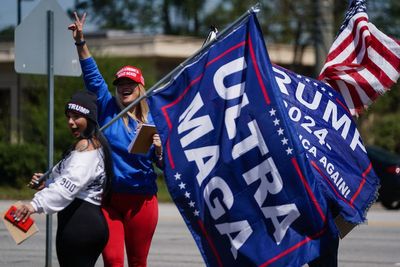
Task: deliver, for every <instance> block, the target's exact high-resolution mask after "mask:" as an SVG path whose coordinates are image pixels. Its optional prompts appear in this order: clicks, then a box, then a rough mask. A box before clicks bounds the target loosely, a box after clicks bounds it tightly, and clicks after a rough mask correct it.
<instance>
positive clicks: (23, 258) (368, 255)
mask: <svg viewBox="0 0 400 267" xmlns="http://www.w3.org/2000/svg"><path fill="white" fill-rule="evenodd" d="M11 203H12V202H10V201H0V211H3V210H5V209H6V208H7V207H8V206H9V205H11ZM35 218H36V221H37V223H38V227H39V229H40V232H39V233H38V234H36V235H35V236H33V237H32V238H30V239H28V240H27V241H25V242H24V243H22V244H21V245H19V246H17V245H15V243H14V241H13V240H12V239H11V237H10V236H9V235H8V232H7V231H6V229H5V227H4V225H3V223H1V224H0V266H1V267H2V266H7V267H41V266H44V264H45V260H44V257H45V216H41V215H39V216H35ZM55 219H56V216H53V221H54V222H53V223H54V227H53V230H55ZM54 236H55V234H53V238H54ZM53 246H54V242H53ZM148 265H149V267H200V266H204V263H203V260H202V258H201V256H200V253H199V252H198V249H197V247H196V245H195V242H194V241H193V239H192V237H191V235H190V233H189V231H188V230H187V228H186V226H185V225H184V223H183V220H182V218H181V217H180V215H179V213H178V211H177V209H176V207H175V206H174V205H173V204H160V219H159V224H158V227H157V230H156V233H155V237H154V240H153V243H152V247H151V250H150V255H149V262H148ZM53 266H58V264H57V259H56V255H55V251H54V249H53ZM97 266H98V267H101V266H103V264H102V260H101V259H99V261H98V264H97V265H96V267H97ZM339 266H340V267H361V266H363V267H378V266H379V267H389V266H400V211H397V212H396V211H387V210H384V209H382V208H381V207H380V205H379V204H378V205H375V206H374V207H373V208H372V209H371V210H370V212H369V214H368V225H362V226H359V227H357V228H356V229H354V230H353V231H352V232H351V233H350V234H349V235H348V236H347V237H346V238H345V239H343V240H342V241H341V243H340V251H339Z"/></svg>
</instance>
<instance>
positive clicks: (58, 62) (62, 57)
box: [14, 0, 81, 267]
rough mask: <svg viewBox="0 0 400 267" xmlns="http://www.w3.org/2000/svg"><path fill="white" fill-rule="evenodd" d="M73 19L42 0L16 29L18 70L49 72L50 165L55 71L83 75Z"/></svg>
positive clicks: (49, 252)
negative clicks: (70, 29) (73, 31)
mask: <svg viewBox="0 0 400 267" xmlns="http://www.w3.org/2000/svg"><path fill="white" fill-rule="evenodd" d="M70 23H71V21H70V19H69V18H68V16H67V15H66V14H65V11H64V10H63V9H62V8H61V6H60V5H59V4H58V2H57V1H55V0H41V1H40V2H39V3H38V5H37V6H36V7H35V8H34V9H33V10H32V11H31V12H30V13H29V14H28V16H27V17H26V18H25V19H24V20H23V21H22V22H21V24H19V25H18V26H17V27H16V29H15V61H14V68H15V71H16V72H17V73H30V74H42V75H47V79H48V83H47V85H48V168H49V169H51V168H52V166H53V160H54V159H53V158H54V75H60V76H80V75H81V68H80V66H79V59H78V54H77V52H76V47H75V46H74V44H73V41H72V37H71V33H70V31H69V30H68V29H67V25H69V24H70ZM52 229H53V220H52V216H51V215H47V216H46V267H51V266H52Z"/></svg>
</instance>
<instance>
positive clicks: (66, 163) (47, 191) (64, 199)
mask: <svg viewBox="0 0 400 267" xmlns="http://www.w3.org/2000/svg"><path fill="white" fill-rule="evenodd" d="M60 164H61V167H59V165H60ZM105 177H106V175H105V170H104V160H103V151H102V149H96V150H90V151H84V152H79V151H76V150H74V151H72V152H71V154H70V155H69V156H68V157H67V158H66V159H65V160H63V161H61V162H60V163H58V164H57V165H56V166H54V168H53V171H52V173H51V175H50V177H49V179H48V180H47V181H46V187H45V188H44V189H42V190H41V191H39V192H37V193H36V194H35V196H34V197H33V199H32V201H31V204H32V206H33V207H34V209H35V210H36V211H37V212H38V213H42V212H44V213H46V214H52V213H56V212H58V211H60V210H63V209H64V208H65V207H67V206H68V205H69V204H70V203H71V202H72V201H73V200H74V199H75V198H79V199H82V200H85V201H87V202H90V203H92V204H95V205H100V203H101V195H102V193H103V187H102V185H103V183H104V181H105Z"/></svg>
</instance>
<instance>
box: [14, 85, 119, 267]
mask: <svg viewBox="0 0 400 267" xmlns="http://www.w3.org/2000/svg"><path fill="white" fill-rule="evenodd" d="M96 100H97V97H96V95H95V94H93V93H91V92H88V91H82V92H77V93H75V94H74V95H73V96H72V98H71V100H70V101H69V102H68V103H67V105H66V106H65V114H66V116H67V121H68V126H69V128H70V130H71V132H72V134H73V136H74V137H75V138H76V139H77V141H76V142H75V143H74V144H73V145H72V147H71V148H70V149H69V150H68V151H66V153H65V154H64V157H63V159H62V160H61V161H60V162H59V163H58V164H57V165H56V166H55V167H54V168H53V170H52V174H51V175H50V178H49V179H48V180H47V181H46V183H45V184H44V183H41V184H40V185H39V187H38V189H39V190H40V191H39V192H37V193H36V194H35V195H34V197H33V199H32V201H31V202H30V203H25V204H23V205H22V206H21V207H20V208H19V209H18V210H17V211H16V213H15V217H16V220H26V219H27V218H28V217H29V216H30V215H31V214H33V213H45V214H52V213H58V214H57V215H58V227H57V236H56V250H57V257H58V261H59V263H60V266H61V267H64V266H67V267H70V266H71V267H72V266H73V267H76V266H81V267H86V266H87V267H89V266H94V265H95V264H96V261H97V259H98V257H99V256H100V254H101V252H102V250H103V248H104V247H105V245H106V243H107V240H108V227H107V223H106V221H105V218H104V215H103V213H102V211H101V208H100V204H101V203H103V202H105V201H107V200H108V199H109V197H110V196H109V189H110V186H111V180H112V177H113V173H112V159H111V152H110V148H109V146H108V143H107V141H106V139H105V137H104V136H103V134H102V133H101V131H100V130H99V126H98V123H97V105H96ZM40 176H42V173H35V174H34V175H33V177H32V181H31V183H35V182H37V181H39V178H40Z"/></svg>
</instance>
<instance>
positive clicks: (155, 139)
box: [153, 134, 163, 158]
mask: <svg viewBox="0 0 400 267" xmlns="http://www.w3.org/2000/svg"><path fill="white" fill-rule="evenodd" d="M153 145H154V148H155V153H156V156H157V157H158V158H162V153H163V152H162V146H161V139H160V135H159V134H154V135H153Z"/></svg>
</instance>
